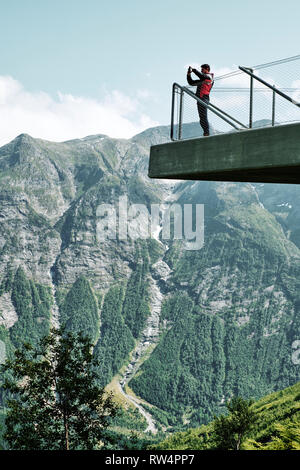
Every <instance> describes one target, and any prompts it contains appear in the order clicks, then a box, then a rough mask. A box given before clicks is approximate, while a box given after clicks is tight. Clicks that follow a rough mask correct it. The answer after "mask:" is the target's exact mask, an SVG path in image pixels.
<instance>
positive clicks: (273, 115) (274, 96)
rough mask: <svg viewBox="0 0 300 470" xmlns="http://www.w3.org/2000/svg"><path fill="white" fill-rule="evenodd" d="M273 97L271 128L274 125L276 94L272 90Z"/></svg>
mask: <svg viewBox="0 0 300 470" xmlns="http://www.w3.org/2000/svg"><path fill="white" fill-rule="evenodd" d="M274 88H275V86H274ZM272 94H273V97H272V126H274V124H275V98H276V92H275V90H273V92H272Z"/></svg>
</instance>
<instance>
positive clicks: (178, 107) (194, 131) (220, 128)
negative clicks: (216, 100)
mask: <svg viewBox="0 0 300 470" xmlns="http://www.w3.org/2000/svg"><path fill="white" fill-rule="evenodd" d="M187 89H188V90H190V91H192V92H193V93H195V91H196V90H195V89H194V87H187ZM211 104H213V102H212V103H211ZM198 109H199V106H198V102H197V100H196V99H195V98H193V97H192V96H190V95H189V94H188V93H186V92H185V91H183V90H182V89H181V88H177V87H175V89H174V126H173V139H174V140H181V139H193V138H197V137H201V136H202V135H203V130H202V127H201V125H200V117H199V110H198ZM207 116H208V121H209V130H210V135H214V134H220V133H224V132H230V131H233V130H235V129H234V127H232V126H231V125H229V124H228V123H227V122H226V121H224V120H223V119H221V118H220V117H219V116H217V115H216V114H214V112H212V111H211V110H209V109H208V111H207Z"/></svg>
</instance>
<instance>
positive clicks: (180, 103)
mask: <svg viewBox="0 0 300 470" xmlns="http://www.w3.org/2000/svg"><path fill="white" fill-rule="evenodd" d="M182 115H183V90H182V89H181V90H180V101H179V119H178V140H181V135H182Z"/></svg>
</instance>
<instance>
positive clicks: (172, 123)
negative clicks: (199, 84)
mask: <svg viewBox="0 0 300 470" xmlns="http://www.w3.org/2000/svg"><path fill="white" fill-rule="evenodd" d="M175 88H176V84H175V83H173V87H172V106H171V131H170V137H171V140H175V138H174V111H175Z"/></svg>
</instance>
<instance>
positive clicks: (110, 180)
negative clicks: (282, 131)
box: [0, 127, 300, 432]
mask: <svg viewBox="0 0 300 470" xmlns="http://www.w3.org/2000/svg"><path fill="white" fill-rule="evenodd" d="M168 140H169V128H168V127H156V128H153V129H148V130H146V131H144V132H143V133H141V134H139V135H137V136H135V137H133V138H132V139H129V140H125V139H112V138H109V137H107V136H104V135H95V136H88V137H86V138H84V139H76V140H71V141H67V142H63V143H55V142H48V141H45V140H41V139H33V138H32V137H30V136H29V135H26V134H22V135H20V136H18V137H17V138H16V139H14V140H13V141H12V142H11V143H9V144H7V145H5V146H4V147H2V148H1V149H0V189H1V191H0V218H1V226H0V227H1V228H0V362H1V361H2V362H3V360H4V359H5V357H7V356H9V355H10V354H11V352H12V351H13V350H14V348H15V347H19V346H21V344H22V342H23V341H25V340H26V341H29V340H30V341H31V342H33V343H34V344H36V343H37V342H38V340H39V338H40V337H41V336H43V335H44V334H45V332H47V331H48V329H49V327H50V326H51V325H55V326H57V325H59V324H62V323H64V324H65V325H66V326H67V328H68V329H71V330H73V331H78V330H81V331H84V332H85V333H87V334H89V335H90V336H91V337H92V338H93V341H94V343H95V348H94V354H95V355H96V356H97V358H98V359H99V360H100V363H101V366H100V372H101V377H102V384H103V385H108V386H109V387H113V389H114V391H116V393H117V394H118V395H119V396H120V397H122V400H125V401H126V403H127V404H128V406H129V404H130V406H131V407H132V406H134V407H135V409H136V410H138V412H139V413H140V412H141V413H144V415H143V416H144V418H143V419H144V421H143V422H144V424H143V426H144V430H146V429H150V430H152V431H154V432H157V431H159V430H168V429H173V430H174V429H182V428H185V427H191V426H197V425H200V424H205V423H208V422H209V421H211V419H212V418H213V416H214V414H219V413H221V412H223V410H224V406H225V402H226V401H227V400H228V399H229V398H230V397H231V396H232V395H241V396H243V397H245V398H247V397H253V398H259V397H261V396H263V395H266V394H267V393H271V392H273V391H276V390H281V389H283V388H285V387H288V386H291V385H293V384H295V383H296V382H297V381H299V379H300V375H299V364H297V361H294V360H293V353H294V352H295V348H296V347H297V344H298V343H297V341H299V340H300V315H299V308H300V294H299V292H300V289H299V283H300V279H299V273H300V235H299V234H300V231H299V230H300V217H299V213H298V209H297V207H298V205H297V201H298V199H299V198H300V188H299V187H298V186H297V185H290V186H287V185H257V184H246V183H215V182H200V181H197V182H193V181H189V182H182V181H176V182H175V181H161V180H150V179H149V178H148V177H147V170H148V158H149V147H150V145H153V144H157V143H163V142H166V141H168ZM172 204H173V211H174V214H175V216H174V217H173V218H172V216H170V219H168V215H169V214H170V213H172ZM197 205H198V206H197ZM290 206H291V207H290ZM188 207H189V208H192V209H193V210H194V213H191V214H190V219H191V218H192V222H193V224H190V227H188V226H185V221H186V220H188V215H187V219H185V214H188ZM197 207H199V208H203V207H204V244H203V246H202V243H201V240H200V239H201V236H200V235H199V240H200V243H199V246H198V248H197V247H196V248H197V249H190V248H191V245H189V244H187V243H186V242H187V240H186V239H185V236H186V233H187V232H184V231H183V232H181V230H182V228H184V229H188V228H189V231H193V230H194V231H195V232H197V230H198V229H199V227H200V232H201V223H202V219H201V217H200V218H199V220H198V219H196V210H197ZM155 211H156V212H155ZM157 211H160V213H161V214H164V217H165V218H164V219H163V220H164V221H167V222H168V220H169V222H170V236H165V235H166V233H167V232H168V230H167V231H166V233H165V234H164V233H163V232H162V231H160V228H161V227H160V224H161V220H160V219H159V218H157V217H156V216H155V214H156V215H157V214H158V212H157ZM176 211H177V212H176ZM185 211H186V212H185ZM176 214H177V215H176ZM197 220H198V222H197ZM178 221H179V223H178ZM150 222H151V224H150ZM190 222H191V220H190ZM166 227H167V229H168V226H167V223H166ZM150 228H151V237H150ZM180 232H181V233H180ZM200 232H199V233H200ZM197 233H198V232H197ZM167 235H168V233H167ZM176 236H177V238H176ZM186 238H187V237H186ZM193 248H195V245H193Z"/></svg>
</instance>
